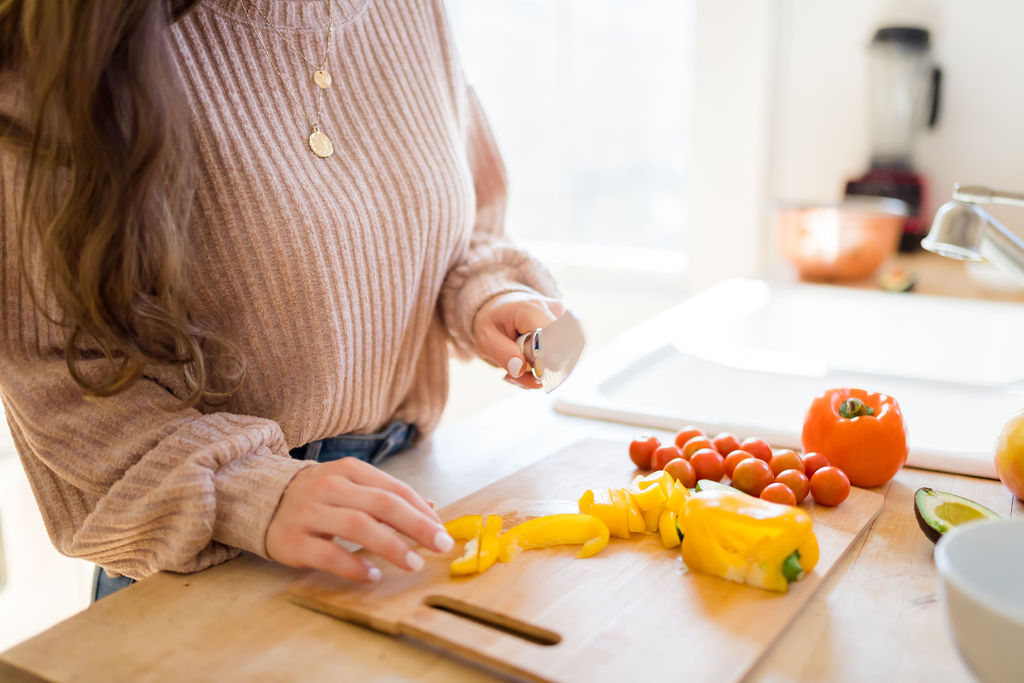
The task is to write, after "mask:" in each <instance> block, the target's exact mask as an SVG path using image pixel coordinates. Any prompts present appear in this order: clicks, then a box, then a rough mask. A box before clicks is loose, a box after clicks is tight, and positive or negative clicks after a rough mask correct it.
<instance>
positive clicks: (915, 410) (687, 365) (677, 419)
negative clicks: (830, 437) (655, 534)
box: [555, 280, 1024, 478]
mask: <svg viewBox="0 0 1024 683" xmlns="http://www.w3.org/2000/svg"><path fill="white" fill-rule="evenodd" d="M1021 340H1024V307H1021V306H1017V305H1014V304H1004V303H994V302H983V301H975V300H967V299H950V298H944V297H930V296H923V295H919V294H895V293H883V292H874V291H866V290H853V289H845V288H838V287H828V286H816V285H794V286H787V287H769V286H768V285H767V284H765V283H764V282H761V281H757V280H727V281H725V282H722V283H720V284H719V285H716V286H715V287H713V288H711V289H709V290H708V291H706V292H704V293H702V294H699V295H697V296H695V297H693V298H691V299H688V300H687V301H684V302H683V303H681V304H680V305H678V306H676V307H675V308H673V309H672V310H670V311H667V312H666V313H665V314H663V315H661V316H659V317H657V318H655V319H653V320H651V321H649V322H647V323H645V324H644V325H642V326H641V327H638V328H636V329H634V330H631V331H630V332H629V333H627V334H626V335H624V336H623V337H621V338H619V339H618V340H617V341H616V342H615V343H614V344H613V345H612V346H611V347H610V348H608V349H606V350H604V351H602V352H601V353H600V354H598V355H595V356H592V357H586V358H585V360H584V361H583V362H582V363H581V366H580V367H579V368H578V370H577V373H576V374H575V375H574V376H573V377H572V378H571V379H570V380H569V381H567V382H566V383H565V385H563V387H562V389H561V390H560V391H559V394H560V395H559V396H558V400H557V401H556V403H555V408H556V410H558V411H559V412H563V413H567V414H571V415H580V416H585V417H592V418H598V419H607V420H615V421H621V422H627V423H633V424H637V425H641V426H647V427H652V428H659V429H666V430H674V429H677V428H678V427H680V426H682V425H685V424H696V425H698V426H701V427H703V428H705V429H706V430H709V431H718V430H724V431H730V432H733V433H735V434H736V435H738V436H753V435H757V436H762V437H764V438H766V439H768V440H769V441H770V442H772V443H773V444H774V445H777V446H789V447H796V448H798V447H799V446H800V430H801V427H802V425H803V418H804V412H805V411H806V409H807V406H808V405H809V404H810V402H811V399H812V398H813V397H814V396H815V395H817V394H818V393H820V392H821V391H823V390H825V389H829V388H832V387H837V386H856V387H860V388H863V389H868V390H871V391H880V392H883V393H887V394H890V395H892V396H894V397H895V398H896V400H897V401H898V402H899V403H900V406H901V407H902V409H903V413H904V418H905V421H906V423H907V428H908V432H909V439H910V457H909V460H908V464H909V465H913V466H917V467H924V468H928V469H937V470H943V471H949V472H958V473H962V474H972V475H976V476H984V477H991V478H995V477H996V474H995V469H994V467H993V465H992V444H993V441H994V440H995V436H996V434H997V433H998V431H999V428H1000V427H1001V426H1002V424H1003V422H1004V421H1005V420H1006V418H1007V417H1009V415H1010V414H1011V413H1013V412H1014V411H1016V410H1017V409H1019V408H1024V344H1022V343H1021ZM1015 347H1016V351H1015Z"/></svg>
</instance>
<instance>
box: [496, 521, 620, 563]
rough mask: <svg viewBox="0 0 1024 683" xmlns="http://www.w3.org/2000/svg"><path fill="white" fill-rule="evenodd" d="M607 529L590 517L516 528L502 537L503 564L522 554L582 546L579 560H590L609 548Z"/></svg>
mask: <svg viewBox="0 0 1024 683" xmlns="http://www.w3.org/2000/svg"><path fill="white" fill-rule="evenodd" d="M608 536H609V533H608V526H607V525H606V524H605V523H604V522H602V521H601V520H600V519H598V518H597V517H595V516H593V515H588V514H578V515H575V514H564V515H548V516H546V517H537V518H536V519H531V520H529V521H526V522H523V523H521V524H517V525H515V526H514V527H512V528H511V529H509V530H508V531H506V532H505V533H504V534H502V536H501V552H500V555H499V559H500V560H501V561H502V562H511V561H512V560H514V559H516V556H517V555H518V554H519V553H520V552H522V551H523V550H530V549H533V548H545V547H547V546H551V545H563V544H577V543H582V544H583V547H582V548H580V550H579V552H578V553H576V557H590V556H591V555H596V554H597V553H599V552H600V551H601V550H602V549H604V547H605V546H606V545H608Z"/></svg>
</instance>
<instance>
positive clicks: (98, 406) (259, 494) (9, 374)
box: [0, 147, 309, 579]
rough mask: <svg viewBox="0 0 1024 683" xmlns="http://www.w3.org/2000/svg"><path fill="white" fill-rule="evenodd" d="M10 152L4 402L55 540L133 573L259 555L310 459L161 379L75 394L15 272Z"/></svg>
mask: <svg viewBox="0 0 1024 683" xmlns="http://www.w3.org/2000/svg"><path fill="white" fill-rule="evenodd" d="M18 156H20V155H16V154H14V153H11V152H10V150H8V149H5V148H3V147H0V247H2V251H0V266H2V271H0V326H2V329H0V397H2V399H3V404H4V408H5V409H6V416H7V422H8V425H9V427H10V429H11V433H12V436H13V437H14V440H15V444H16V446H17V449H18V452H19V455H20V457H21V460H22V463H23V466H24V469H25V472H26V474H27V475H28V479H29V482H30V485H31V487H32V490H33V493H34V495H35V497H36V500H37V502H38V505H39V508H40V510H41V511H42V515H43V519H44V522H45V524H46V527H47V531H48V533H49V535H50V538H51V540H52V542H53V543H54V545H55V546H56V547H57V549H58V550H59V551H60V552H62V553H64V554H66V555H69V556H71V557H78V558H83V559H87V560H90V561H92V562H95V563H97V564H99V565H101V566H103V567H106V568H108V569H111V570H113V571H117V572H120V573H122V574H125V575H127V576H130V577H133V578H137V579H138V578H143V577H146V576H148V575H150V574H153V573H155V572H157V571H161V570H171V571H178V572H191V571H198V570H200V569H204V568H205V567H208V566H211V565H213V564H217V563H219V562H223V561H225V560H227V559H229V558H231V557H233V556H235V555H237V554H238V552H239V549H242V550H248V551H252V552H254V553H257V554H260V555H263V556H266V544H265V535H266V529H267V525H268V524H269V522H270V518H271V517H272V516H273V514H274V512H275V510H276V507H277V504H278V502H279V500H280V497H281V494H282V492H283V491H284V488H285V487H286V486H287V485H288V483H289V482H290V481H291V479H292V478H293V477H294V476H295V474H296V473H297V472H298V471H299V470H300V469H302V468H303V467H305V466H307V465H308V464H309V463H305V462H302V461H297V460H293V459H292V458H290V457H289V455H288V449H287V446H286V443H285V440H284V437H283V434H282V432H281V429H280V427H279V426H278V425H277V423H275V422H273V421H271V420H266V419H261V418H257V417H251V416H242V415H233V414H226V413H210V414H202V413H200V412H199V411H197V410H192V409H187V410H186V409H180V408H178V407H177V406H176V404H177V399H176V398H175V397H174V396H172V395H171V393H170V392H169V391H168V390H167V389H165V388H164V386H163V385H162V384H161V383H159V382H157V381H151V380H141V381H139V382H137V383H136V384H135V385H133V386H132V387H131V388H130V389H128V390H127V391H124V392H122V393H120V394H117V395H115V396H113V397H109V398H102V399H86V398H84V397H83V395H82V392H81V391H80V390H79V388H78V386H77V385H76V384H75V383H74V382H73V380H72V379H71V377H70V375H69V373H68V370H67V367H66V365H65V361H64V359H63V342H62V339H63V330H62V329H61V328H60V327H59V326H57V325H54V324H53V323H51V322H50V321H49V320H48V319H47V317H46V316H44V315H43V314H42V313H41V312H40V311H39V310H38V309H37V308H36V307H35V305H34V304H33V302H32V300H31V296H30V295H29V293H28V291H27V288H26V286H25V283H24V281H23V279H22V278H21V277H20V274H19V269H18V265H19V264H18V261H19V259H18V256H17V244H18V240H17V225H18V223H17V209H18V200H19V198H20V186H21V185H22V184H23V183H22V178H23V171H24V168H23V167H24V163H23V161H19V160H18V159H17V158H16V157H18ZM105 362H106V361H104V360H95V361H89V362H88V363H87V364H86V365H84V366H83V368H82V369H83V370H84V371H85V372H87V373H88V372H90V371H91V372H95V371H98V370H99V369H100V366H99V365H97V364H99V363H105ZM90 364H92V365H90Z"/></svg>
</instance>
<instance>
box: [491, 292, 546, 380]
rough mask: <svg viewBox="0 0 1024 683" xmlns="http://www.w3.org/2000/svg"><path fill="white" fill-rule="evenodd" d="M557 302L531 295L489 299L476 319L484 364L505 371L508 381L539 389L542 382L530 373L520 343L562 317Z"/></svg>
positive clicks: (509, 295) (522, 293) (506, 294)
mask: <svg viewBox="0 0 1024 683" xmlns="http://www.w3.org/2000/svg"><path fill="white" fill-rule="evenodd" d="M563 310H564V307H563V306H562V302H560V301H558V300H557V299H549V298H548V297H545V296H541V295H539V294H530V293H528V292H507V293H505V294H499V295H498V296H496V297H494V298H492V299H489V300H488V301H487V303H485V304H484V305H483V306H481V307H480V310H479V311H478V312H477V314H476V318H474V319H473V336H474V338H475V339H476V345H477V349H479V351H480V355H481V356H482V357H483V358H484V360H486V361H488V362H489V363H493V364H494V365H497V366H498V367H499V368H505V370H506V372H507V373H508V374H507V375H505V380H506V381H508V382H511V383H512V384H517V385H519V386H521V387H523V388H526V389H539V388H540V386H541V383H540V380H538V379H537V378H535V377H534V376H533V373H531V372H526V371H527V370H528V367H527V364H526V358H525V357H524V356H523V352H522V350H521V349H520V348H519V346H518V345H517V344H516V339H517V338H518V337H519V336H520V335H522V334H526V333H527V332H532V331H534V330H535V329H537V328H538V327H544V326H545V325H547V324H548V323H550V322H551V321H553V320H554V319H555V318H557V317H558V316H560V315H562V311H563Z"/></svg>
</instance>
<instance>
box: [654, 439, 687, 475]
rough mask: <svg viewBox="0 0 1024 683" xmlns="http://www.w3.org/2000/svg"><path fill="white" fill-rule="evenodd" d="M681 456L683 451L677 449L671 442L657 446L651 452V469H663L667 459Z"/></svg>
mask: <svg viewBox="0 0 1024 683" xmlns="http://www.w3.org/2000/svg"><path fill="white" fill-rule="evenodd" d="M681 457H683V452H682V451H681V450H679V446H673V445H672V444H665V445H664V446H658V447H657V448H655V449H654V453H652V454H651V469H652V470H661V469H664V468H665V465H666V464H667V463H668V461H669V460H675V459H676V458H681Z"/></svg>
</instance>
